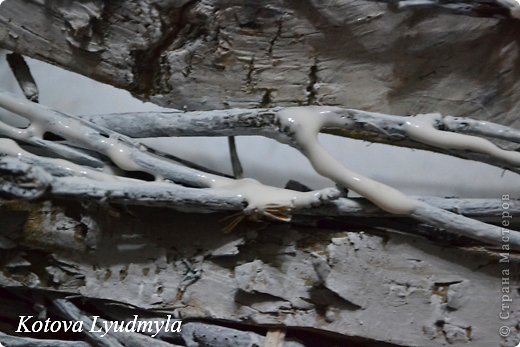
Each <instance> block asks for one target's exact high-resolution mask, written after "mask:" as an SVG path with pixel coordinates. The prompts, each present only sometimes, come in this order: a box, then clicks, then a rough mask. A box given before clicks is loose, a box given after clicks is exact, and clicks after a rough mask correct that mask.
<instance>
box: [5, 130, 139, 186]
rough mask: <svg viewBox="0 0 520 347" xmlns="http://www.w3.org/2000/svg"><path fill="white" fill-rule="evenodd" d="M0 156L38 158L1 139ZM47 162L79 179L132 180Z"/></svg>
mask: <svg viewBox="0 0 520 347" xmlns="http://www.w3.org/2000/svg"><path fill="white" fill-rule="evenodd" d="M0 155H8V156H12V157H16V158H22V157H26V158H37V156H36V155H34V154H32V153H29V152H27V151H25V150H24V149H22V148H21V147H20V146H19V145H18V144H17V143H16V142H15V141H13V140H11V139H4V138H0ZM45 160H46V161H47V162H49V163H52V164H53V165H55V166H56V167H57V168H61V169H62V170H63V171H67V172H69V173H70V174H71V175H74V176H77V177H78V178H79V179H80V178H82V177H85V178H90V179H95V180H99V181H105V182H114V181H120V180H131V179H129V178H126V177H119V176H115V175H112V174H109V173H104V172H100V171H96V170H94V169H91V168H88V167H86V166H82V165H77V164H74V163H71V162H70V161H67V160H63V159H55V158H45Z"/></svg>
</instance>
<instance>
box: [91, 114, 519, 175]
mask: <svg viewBox="0 0 520 347" xmlns="http://www.w3.org/2000/svg"><path fill="white" fill-rule="evenodd" d="M282 110H284V109H283V108H272V109H232V110H216V111H198V112H181V111H172V112H135V113H119V114H108V115H90V116H81V118H82V119H86V120H89V121H91V122H93V123H95V124H98V125H100V126H103V127H107V128H110V129H112V130H114V131H116V132H120V133H122V134H125V135H127V136H130V137H135V138H140V137H169V136H248V135H260V136H265V137H269V138H272V139H275V140H277V141H280V142H282V143H287V144H291V145H293V146H296V144H295V143H294V141H293V139H292V138H291V136H290V135H289V134H287V133H284V132H283V130H281V129H280V122H279V120H278V115H279V113H280V112H281V111H282ZM336 112H337V113H338V114H339V115H341V116H342V117H344V118H343V119H344V122H343V124H338V126H336V127H330V126H325V127H323V128H322V132H325V133H333V134H337V135H341V136H346V137H352V138H356V139H362V140H366V141H371V142H379V143H386V144H391V145H396V146H402V147H409V148H418V149H424V150H428V151H432V152H440V153H446V154H449V155H452V156H456V157H459V158H464V159H470V160H476V161H481V162H484V163H487V164H490V165H495V166H499V167H503V168H508V169H510V170H512V171H514V172H517V173H518V172H520V167H518V166H514V165H511V163H509V162H507V161H504V160H502V159H499V158H493V157H490V156H488V155H485V154H482V153H477V152H471V151H466V150H458V149H443V148H439V147H435V146H431V145H428V144H424V143H420V142H418V141H414V140H413V139H411V138H410V136H409V135H408V134H407V131H406V127H405V125H406V122H407V121H408V120H410V119H411V118H410V117H404V116H394V115H386V114H381V113H374V112H366V111H361V110H353V109H340V108H338V109H337V111H336ZM433 126H434V128H435V129H437V130H446V131H450V132H456V133H461V134H474V135H482V136H486V137H490V138H496V139H501V140H506V141H510V142H513V143H520V130H517V129H513V128H510V127H507V126H503V125H500V124H496V123H492V122H482V121H477V120H473V119H469V118H462V117H450V116H442V115H440V114H439V115H435V122H434V124H433Z"/></svg>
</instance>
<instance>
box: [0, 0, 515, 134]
mask: <svg viewBox="0 0 520 347" xmlns="http://www.w3.org/2000/svg"><path fill="white" fill-rule="evenodd" d="M26 13H31V16H27V15H25V14H26ZM0 24H1V25H0V45H1V46H2V47H4V48H6V49H10V50H14V51H16V52H18V53H21V54H24V55H27V56H30V57H34V58H37V59H41V60H45V61H48V62H51V63H53V64H57V65H59V66H62V67H64V68H66V69H69V70H72V71H75V72H78V73H80V74H83V75H86V76H89V77H92V78H94V79H96V80H98V81H101V82H105V83H109V84H112V85H115V86H117V87H120V88H124V89H127V90H130V91H131V92H132V93H133V94H134V95H136V96H139V97H141V98H150V99H151V100H152V101H154V102H156V103H158V104H161V105H166V106H170V107H174V108H185V107H186V108H187V109H189V110H211V109H225V108H232V107H243V108H253V107H269V106H289V105H293V106H294V105H306V104H323V105H340V106H343V107H349V108H358V109H363V110H367V111H377V112H382V113H387V114H410V113H412V114H413V113H426V112H440V113H442V114H446V115H449V114H451V115H455V116H472V117H476V118H481V119H482V118H485V119H487V120H492V121H496V122H497V123H501V124H505V125H513V124H514V123H515V122H517V120H516V117H514V114H516V113H517V112H518V100H519V93H520V92H519V91H520V88H518V87H517V86H518V83H519V82H518V80H519V79H518V74H519V70H518V69H517V68H516V62H517V60H518V44H519V42H518V37H519V36H520V35H519V28H518V21H516V20H508V19H506V20H504V19H495V18H472V17H461V16H454V15H449V14H443V13H441V12H436V11H417V12H413V11H404V12H399V13H393V12H391V11H388V10H387V8H386V6H385V5H383V4H379V3H372V2H368V1H366V2H365V1H353V0H333V1H325V2H320V1H311V0H309V1H291V0H269V1H262V2H256V1H233V0H203V1H187V0H170V1H166V0H164V1H110V2H102V1H95V0H82V1H74V2H67V1H65V2H47V1H45V2H43V1H36V0H29V1H24V2H19V1H14V0H7V1H6V2H5V3H4V5H3V7H2V12H1V13H0ZM516 124H518V123H516Z"/></svg>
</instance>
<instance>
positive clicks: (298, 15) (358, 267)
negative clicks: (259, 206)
mask: <svg viewBox="0 0 520 347" xmlns="http://www.w3.org/2000/svg"><path fill="white" fill-rule="evenodd" d="M27 13H31V16H28V15H27ZM501 14H503V13H502V12H501ZM460 18H461V17H454V16H450V15H446V14H439V13H436V12H435V13H430V12H421V11H413V12H412V11H410V12H409V11H406V12H400V13H392V12H390V11H387V10H386V7H382V6H381V5H379V4H374V3H371V2H363V1H350V0H334V1H327V2H318V1H314V0H309V1H292V0H269V1H263V2H257V1H245V2H244V1H235V0H191V1H190V0H172V1H165V0H164V1H148V0H144V1H109V2H102V1H97V0H82V1H59V2H52V1H37V0H30V1H24V2H20V1H15V0H6V1H5V3H4V4H3V5H2V8H1V10H0V46H1V47H3V48H6V49H9V50H11V51H13V52H15V53H17V54H23V55H26V56H30V57H34V58H37V59H40V60H44V61H47V62H50V63H53V64H55V65H58V66H61V67H64V68H66V69H69V70H72V71H75V72H78V73H80V74H83V75H85V76H88V77H91V78H94V79H96V80H98V81H101V82H105V83H109V84H112V85H114V86H116V87H120V88H124V89H127V90H129V91H131V92H132V93H133V94H134V95H136V96H138V97H140V98H142V99H147V100H152V101H153V102H156V103H158V104H161V105H166V106H170V107H174V108H178V109H188V110H213V109H227V108H231V107H241V108H248V109H251V108H259V107H265V108H267V107H276V106H294V105H307V104H309V105H312V104H318V105H340V106H342V107H348V108H360V109H365V110H372V111H378V112H384V113H387V114H415V113H426V112H441V113H443V114H451V115H454V116H472V117H474V118H477V119H486V120H490V121H494V122H497V123H500V124H504V125H513V126H515V125H516V127H517V128H518V124H519V123H518V120H517V118H516V116H515V115H516V114H518V110H519V105H520V104H519V102H518V100H520V88H519V86H518V83H519V82H518V81H519V80H520V79H519V78H518V74H519V71H520V70H519V69H518V68H517V65H518V64H517V60H518V49H519V41H518V37H519V30H520V29H519V28H520V27H519V25H518V22H517V21H512V20H509V19H505V20H504V19H497V18H464V20H461V19H460ZM476 56H478V57H479V58H478V59H475V57H476ZM468 62H471V63H468ZM257 118H258V119H257V121H258V122H261V121H262V119H261V117H260V118H259V117H257ZM98 119H100V121H101V120H102V121H105V122H109V121H110V120H109V119H101V118H98ZM445 119H449V120H452V121H453V119H452V118H449V117H447V118H445ZM450 124H451V126H452V129H451V130H454V129H456V130H457V131H468V132H470V133H476V134H478V135H484V136H492V137H493V136H495V137H496V135H497V134H496V133H493V134H490V133H486V129H484V130H482V129H481V128H479V123H471V122H468V123H467V124H466V123H464V121H461V119H456V118H455V121H454V122H452V123H450ZM261 125H262V124H260V126H261ZM163 130H164V129H163ZM213 130H215V129H213ZM150 131H151V130H150ZM155 131H158V130H155ZM223 131H229V130H228V129H227V128H224V130H223ZM269 131H272V129H267V130H266V132H269ZM498 132H499V133H500V135H501V136H505V138H503V139H507V140H511V137H515V136H516V135H517V134H515V133H511V132H507V133H504V132H502V131H501V130H500V129H499V130H498ZM231 135H233V134H231ZM42 141H43V140H42ZM33 145H38V143H33ZM45 145H47V144H45ZM55 147H56V148H55V150H56V151H59V150H65V149H64V148H61V147H60V146H59V145H55ZM65 154H66V155H67V156H70V157H71V156H74V157H75V158H77V159H78V161H81V160H83V161H86V162H89V163H90V164H92V165H95V164H98V166H99V164H100V163H99V162H98V161H97V158H92V157H90V156H89V155H88V153H83V152H75V151H69V152H67V153H65ZM7 164H9V165H10V166H9V165H7ZM7 164H6V162H5V161H2V162H0V172H1V173H2V181H1V183H2V192H4V193H5V192H11V193H12V194H5V195H4V197H5V196H9V197H12V196H26V197H29V198H33V199H38V198H41V197H42V196H43V195H44V193H45V192H46V188H47V182H46V181H45V180H41V178H42V177H47V176H45V174H42V173H41V172H36V171H34V170H36V168H30V167H29V166H28V165H27V164H23V165H22V166H20V167H17V168H16V169H17V170H13V166H12V165H11V164H12V163H7ZM6 165H7V166H6ZM24 165H25V166H24ZM7 167H8V168H9V171H6V168H7ZM2 170H3V171H2ZM6 173H9V174H10V175H11V174H13V173H14V175H13V176H10V177H7V176H5V175H6ZM36 178H38V179H36ZM12 182H16V183H17V184H15V185H12V186H11V185H9V184H11V183H12ZM20 188H23V189H20ZM13 189H14V191H13ZM118 198H120V199H121V201H123V202H124V201H125V200H124V199H125V198H128V197H125V196H119V197H118V196H114V197H113V199H114V200H117V199H118ZM101 200H102V199H101ZM342 202H344V201H339V203H340V204H341V203H342ZM240 203H241V202H240V201H238V202H236V204H237V205H239V204H240ZM436 203H437V204H438V205H443V204H449V203H451V202H450V201H446V200H443V201H436ZM457 204H458V202H457V203H454V205H453V206H451V205H450V208H452V209H454V210H457ZM347 205H348V204H347ZM443 206H444V205H443ZM479 206H480V205H479ZM486 206H487V207H489V208H490V209H491V210H492V211H493V214H494V215H495V216H500V215H501V214H502V213H503V212H504V211H503V208H502V209H501V206H500V204H497V203H496V201H495V202H494V203H493V204H492V205H489V206H488V205H486ZM343 207H345V208H347V210H348V207H349V206H343ZM511 208H513V207H511ZM514 208H515V212H516V211H517V207H516V206H514ZM463 209H466V211H469V212H470V213H471V211H473V213H475V214H478V213H479V212H478V210H475V206H474V205H472V204H469V205H464V206H463V207H461V210H463ZM368 210H369V211H371V213H372V214H373V215H374V216H375V217H385V218H388V216H385V215H382V213H380V212H379V211H378V210H370V208H368ZM331 211H332V212H335V213H337V211H338V210H337V209H335V208H332V209H331ZM331 211H329V212H331ZM348 211H350V212H351V213H352V214H354V215H355V214H356V213H359V209H357V210H356V209H354V210H353V211H351V210H348ZM511 211H512V210H511ZM363 213H366V210H363ZM224 217H226V215H225V214H209V215H205V216H204V218H200V215H197V216H193V215H190V214H182V213H178V212H173V211H171V210H170V209H161V208H157V207H156V208H153V209H152V208H145V207H128V206H124V205H122V206H115V205H114V206H113V205H110V204H108V203H106V202H105V203H103V201H101V203H99V204H95V203H83V204H82V205H80V204H76V203H73V202H70V201H68V202H63V201H59V200H53V201H41V200H40V201H36V202H33V203H27V202H22V201H9V202H8V201H2V202H1V203H0V220H1V221H2V224H3V227H2V228H1V229H0V249H2V255H1V257H0V270H1V271H0V287H2V289H1V290H2V293H3V294H2V295H0V302H1V303H2V307H6V308H8V309H3V310H2V312H0V318H1V319H0V330H1V331H3V332H5V333H7V335H12V336H11V337H7V336H6V335H4V334H3V333H0V340H1V342H4V341H5V342H6V344H7V345H8V346H49V345H52V346H70V345H74V346H84V345H85V346H87V345H93V346H95V345H99V344H100V343H105V344H107V343H110V342H109V340H104V341H103V342H102V341H97V340H94V341H92V340H90V341H89V342H85V341H83V340H82V339H85V338H84V337H77V336H76V337H69V338H70V341H72V343H68V342H66V341H65V340H63V341H61V340H60V341H45V340H44V338H52V337H50V336H38V337H35V338H32V337H31V339H29V338H28V337H21V336H15V334H14V331H13V330H14V328H15V325H16V324H15V323H16V321H17V315H18V314H22V313H26V312H29V313H32V314H35V315H40V316H41V317H42V318H44V317H46V316H47V315H52V314H61V315H66V314H67V310H64V309H63V305H62V310H61V311H60V310H57V311H52V310H50V312H47V309H46V308H47V307H49V302H53V300H65V301H58V302H59V303H62V304H67V305H68V304H69V303H70V302H72V301H73V300H74V298H71V297H70V296H71V295H73V296H74V295H75V296H79V297H80V298H81V299H82V300H76V302H75V303H74V304H75V305H78V307H79V306H81V302H82V301H84V303H83V306H81V307H80V308H78V310H79V309H80V310H81V311H82V312H84V313H85V314H86V315H92V314H94V313H96V312H102V313H103V314H104V315H106V316H105V318H106V319H110V318H112V319H114V318H117V319H131V318H132V316H133V315H134V314H137V313H139V314H143V315H144V314H145V313H146V314H148V315H150V316H149V317H148V318H157V317H163V315H160V314H159V313H164V312H170V313H172V314H174V315H175V317H176V318H182V319H185V320H186V322H187V324H186V331H185V333H184V334H183V335H182V336H162V337H161V344H160V345H163V344H162V343H164V345H182V346H194V347H196V346H215V347H217V346H225V345H226V343H228V344H229V345H233V346H242V345H243V346H249V345H251V344H252V343H257V344H261V343H265V340H266V338H265V336H267V335H269V334H268V331H269V328H270V327H275V328H279V327H284V329H285V331H286V333H287V336H288V337H289V338H290V337H291V336H293V337H296V340H297V339H298V338H300V339H302V340H305V342H307V343H311V344H310V345H312V341H314V342H315V341H320V343H322V342H323V341H328V342H330V343H328V345H334V344H336V345H345V344H349V345H352V346H425V347H429V346H445V345H450V346H466V345H468V344H471V345H475V346H483V347H484V346H486V347H487V346H497V345H502V346H514V345H515V344H516V343H517V342H518V340H519V339H520V335H519V331H518V325H519V324H520V312H519V311H518V309H517V308H516V307H512V308H511V310H510V314H511V317H510V319H509V320H508V321H507V324H508V326H511V327H512V329H513V330H512V334H511V336H510V337H509V338H508V339H501V338H500V336H499V334H498V328H499V327H500V325H501V324H502V323H503V322H502V321H501V320H500V319H499V318H498V314H499V313H500V309H501V304H502V302H501V299H502V297H501V295H502V293H503V292H502V291H503V284H504V283H503V276H504V275H503V270H504V266H505V265H506V264H504V263H503V262H502V263H501V262H500V260H501V259H504V256H505V255H507V256H508V257H510V258H508V259H509V263H507V266H508V269H509V271H510V273H511V276H510V277H508V288H509V290H510V292H509V295H511V298H512V300H513V302H519V301H520V291H519V290H520V279H519V278H518V274H519V273H520V271H519V270H520V260H519V258H518V255H517V254H516V253H514V252H511V254H509V252H508V251H507V250H505V249H500V248H497V249H490V248H488V249H484V248H476V247H473V246H471V244H468V243H466V242H464V241H463V242H462V243H461V242H453V240H452V239H449V240H447V242H445V243H439V244H432V243H431V242H429V241H427V240H425V239H423V238H422V237H419V236H416V235H409V234H405V233H404V232H405V231H407V230H404V228H403V230H401V231H403V233H388V232H382V231H381V228H378V229H377V230H376V228H374V227H373V226H371V224H370V223H369V222H367V221H366V220H365V221H363V222H361V223H360V222H359V220H358V219H357V220H356V219H353V218H352V219H345V220H342V221H340V222H338V221H336V222H335V223H332V225H330V224H331V221H330V220H320V221H319V222H316V220H315V219H314V221H315V224H310V225H312V226H311V227H309V223H308V220H305V219H302V221H304V222H306V223H302V226H299V225H298V224H294V225H292V226H289V225H282V224H274V223H267V222H259V223H254V222H251V221H245V222H243V223H242V224H240V225H239V226H238V227H237V229H236V230H235V232H234V233H231V234H223V233H222V224H223V223H222V218H224ZM375 217H374V218H375ZM302 218H305V217H302ZM439 219H442V217H440V218H439ZM385 223H387V224H388V228H389V229H391V228H392V226H393V225H395V224H393V223H395V220H392V218H388V219H385ZM305 224H306V225H307V226H305ZM359 224H361V225H362V227H360V226H359ZM421 228H424V226H422V227H421V226H419V225H417V224H410V226H409V229H413V230H414V231H415V232H416V233H419V232H420V231H421ZM360 230H361V231H360ZM501 253H502V254H501ZM7 294H8V295H7ZM131 305H135V306H131ZM38 309H39V310H38ZM35 311H36V312H35ZM69 316H70V315H69ZM226 324H227V325H229V326H228V327H226V326H225V325H226ZM112 338H113V339H114V340H110V341H112V345H113V346H116V345H118V344H120V343H121V344H124V345H127V346H128V345H132V344H135V345H142V344H151V343H152V342H150V338H149V337H148V336H144V335H138V336H133V335H125V336H124V337H122V336H119V337H118V336H112ZM123 338H125V339H126V340H122V339H123ZM225 338H228V340H227V341H223V339H225ZM328 339H329V340H328ZM268 340H270V339H268ZM107 341H108V342H107ZM309 341H311V342H309ZM154 342H155V341H154ZM157 345H159V342H157ZM298 345H300V342H297V341H290V342H287V341H286V342H285V346H298Z"/></svg>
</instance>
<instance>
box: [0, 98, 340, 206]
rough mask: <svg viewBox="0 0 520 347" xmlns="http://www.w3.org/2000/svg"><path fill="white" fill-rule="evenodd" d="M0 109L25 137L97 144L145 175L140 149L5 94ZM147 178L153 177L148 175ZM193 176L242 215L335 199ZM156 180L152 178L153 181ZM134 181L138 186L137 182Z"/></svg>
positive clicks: (66, 165)
mask: <svg viewBox="0 0 520 347" xmlns="http://www.w3.org/2000/svg"><path fill="white" fill-rule="evenodd" d="M0 105H1V106H2V107H4V108H6V109H8V110H10V111H12V112H16V113H17V114H19V115H20V116H23V117H25V118H27V119H28V120H30V121H31V125H30V127H29V128H30V129H31V130H32V131H29V132H26V134H25V136H26V137H30V136H37V137H41V136H42V135H43V134H44V133H45V131H51V132H54V133H56V134H58V135H60V136H63V137H64V138H66V139H67V140H70V141H72V142H77V143H80V144H88V143H89V142H91V141H97V142H98V143H97V145H95V146H94V145H92V147H95V148H97V149H98V150H99V149H100V152H101V153H102V154H104V155H106V156H108V157H109V158H110V159H111V160H112V161H113V162H114V164H116V165H117V167H119V168H120V169H123V170H126V171H146V172H148V170H145V169H144V168H143V167H142V166H140V165H139V164H138V163H136V161H135V160H134V159H133V158H132V155H133V153H134V152H135V151H142V150H143V148H138V149H136V148H134V147H132V146H131V145H128V144H126V143H124V142H123V141H121V139H119V138H117V137H115V136H111V137H110V138H106V137H104V136H101V135H100V134H99V133H97V132H96V131H95V130H94V129H91V128H89V126H88V124H86V123H84V122H82V121H80V120H78V119H74V118H66V117H67V116H66V115H64V116H63V117H57V115H58V113H56V112H54V111H52V110H49V109H46V108H43V107H41V106H40V105H37V104H34V103H32V102H29V101H27V100H23V99H18V98H17V97H15V96H12V95H10V94H8V93H0ZM0 124H2V123H0ZM96 139H97V140H96ZM0 145H2V148H1V149H0V153H3V154H6V155H12V156H17V157H20V156H33V157H35V156H34V155H33V154H31V153H28V152H26V151H24V150H23V149H22V148H20V147H19V146H18V145H17V144H16V142H14V141H12V140H8V139H1V142H0ZM46 160H49V161H52V163H53V164H55V165H58V166H59V167H61V168H62V169H64V170H66V171H69V172H71V174H74V175H77V176H79V177H89V178H94V179H99V180H103V181H106V180H118V179H126V178H125V177H119V176H116V175H114V174H111V173H110V170H109V169H106V170H105V172H99V171H95V170H92V169H89V168H86V167H84V166H81V165H77V164H74V163H71V162H68V161H66V160H62V159H46ZM170 164H171V163H170ZM150 174H154V173H153V172H150ZM197 176H198V177H199V178H202V179H203V180H204V181H205V182H206V183H207V185H208V186H209V187H210V188H216V189H217V190H221V192H220V193H221V194H222V195H223V196H229V195H230V194H232V195H235V196H238V197H240V198H244V199H245V200H246V201H247V202H248V206H247V208H246V211H250V212H260V213H268V212H267V211H268V210H271V209H277V208H279V209H289V210H290V209H292V208H303V207H310V206H313V205H315V204H318V203H320V201H321V200H324V199H331V198H337V197H338V191H337V190H336V189H334V188H327V189H323V190H320V191H311V192H297V191H291V190H287V189H281V188H276V187H271V186H266V185H263V184H261V183H260V182H258V181H256V180H254V179H241V180H234V179H229V178H225V177H220V176H216V175H212V174H206V173H202V172H201V173H197ZM158 178H159V177H157V176H156V179H158ZM135 181H136V182H138V181H137V180H135ZM218 193H219V192H218V191H217V194H218Z"/></svg>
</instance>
